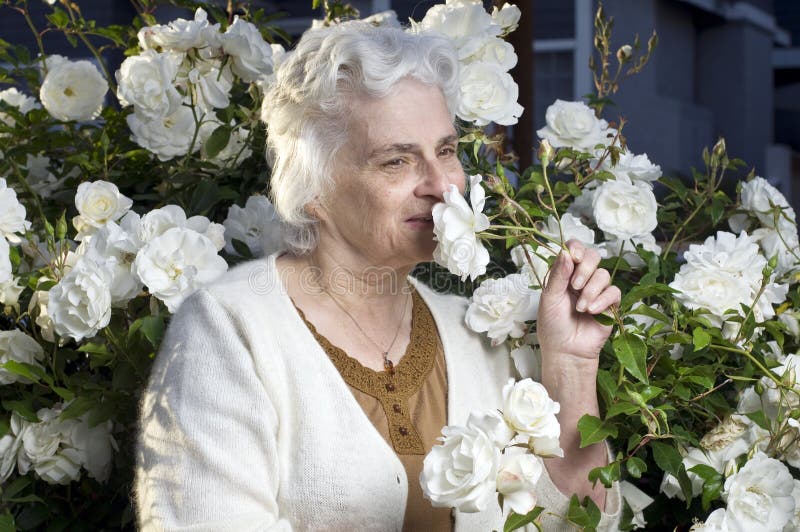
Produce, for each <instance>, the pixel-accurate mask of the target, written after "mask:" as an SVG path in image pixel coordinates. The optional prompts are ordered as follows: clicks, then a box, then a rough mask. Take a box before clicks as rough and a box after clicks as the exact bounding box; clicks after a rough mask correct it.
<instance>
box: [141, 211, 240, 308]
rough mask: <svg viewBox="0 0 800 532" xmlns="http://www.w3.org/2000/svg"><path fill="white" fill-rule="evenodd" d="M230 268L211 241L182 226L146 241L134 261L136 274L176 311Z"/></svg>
mask: <svg viewBox="0 0 800 532" xmlns="http://www.w3.org/2000/svg"><path fill="white" fill-rule="evenodd" d="M227 269H228V264H227V263H226V262H225V260H224V259H223V258H222V257H220V256H219V255H217V249H216V248H215V246H214V244H213V243H212V242H211V240H209V239H208V238H207V237H205V236H203V235H201V234H199V233H197V232H195V231H192V230H190V229H184V228H179V227H175V228H172V229H168V230H167V231H166V232H165V233H164V234H162V235H160V236H158V237H156V238H154V239H152V240H151V241H150V242H148V243H147V244H145V245H144V246H143V247H142V249H141V250H140V251H139V253H138V254H137V256H136V260H135V261H134V263H133V271H134V273H135V274H136V275H137V276H138V277H139V279H141V281H142V282H143V283H144V284H145V285H147V287H148V289H149V290H150V293H151V294H153V295H154V296H156V297H157V298H158V299H160V300H162V301H163V302H164V303H165V304H166V305H167V308H168V309H169V311H170V312H172V313H174V312H175V311H176V310H177V309H178V307H179V306H180V304H181V303H182V302H183V300H184V299H185V298H186V297H188V296H189V294H191V293H192V292H194V291H195V290H196V289H198V288H200V287H202V286H204V285H207V284H208V283H210V282H211V281H213V280H214V279H216V278H217V277H219V276H220V275H221V274H222V273H224V272H225V271H226V270H227Z"/></svg>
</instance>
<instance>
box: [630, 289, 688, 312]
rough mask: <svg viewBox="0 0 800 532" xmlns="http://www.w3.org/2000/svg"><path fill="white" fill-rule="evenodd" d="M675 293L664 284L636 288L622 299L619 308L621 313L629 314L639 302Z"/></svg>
mask: <svg viewBox="0 0 800 532" xmlns="http://www.w3.org/2000/svg"><path fill="white" fill-rule="evenodd" d="M675 292H676V291H675V290H674V289H672V288H670V287H669V286H667V285H665V284H662V283H656V284H649V285H647V286H634V287H633V288H631V289H630V290H629V291H628V293H627V294H625V297H623V298H622V302H621V303H620V305H619V308H620V310H621V311H624V312H627V311H628V310H629V309H630V308H631V307H632V306H633V304H634V303H636V302H637V301H641V300H643V299H645V298H647V297H650V296H660V295H669V294H674V293H675Z"/></svg>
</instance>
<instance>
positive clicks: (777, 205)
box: [730, 176, 800, 276]
mask: <svg viewBox="0 0 800 532" xmlns="http://www.w3.org/2000/svg"><path fill="white" fill-rule="evenodd" d="M740 198H741V207H742V209H744V210H745V211H746V213H743V214H742V215H736V216H733V217H731V219H730V225H731V229H733V230H734V231H735V232H736V233H740V232H741V231H743V230H749V229H750V228H751V227H750V226H751V222H752V221H753V219H755V221H757V222H758V223H759V225H760V227H758V228H757V229H755V230H754V231H753V232H752V237H753V238H754V239H755V240H756V241H758V244H759V245H760V247H761V250H762V251H763V252H764V255H766V256H767V257H768V258H772V257H777V259H778V262H777V265H776V271H777V272H778V275H780V276H788V275H790V274H792V273H795V272H797V271H798V270H800V239H799V238H798V234H797V220H796V218H795V213H794V209H792V207H791V206H790V205H789V202H788V201H786V198H785V197H784V195H783V194H781V192H780V191H779V190H778V189H777V188H775V187H774V186H772V185H771V184H770V183H769V181H767V180H766V179H764V178H763V177H758V176H756V177H755V178H753V179H752V180H750V181H748V182H746V183H743V184H742V191H741V195H740Z"/></svg>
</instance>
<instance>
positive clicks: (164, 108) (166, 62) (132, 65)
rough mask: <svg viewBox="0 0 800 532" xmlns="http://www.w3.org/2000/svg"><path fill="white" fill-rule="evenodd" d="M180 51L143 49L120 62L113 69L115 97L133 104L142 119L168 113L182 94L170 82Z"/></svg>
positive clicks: (179, 101)
mask: <svg viewBox="0 0 800 532" xmlns="http://www.w3.org/2000/svg"><path fill="white" fill-rule="evenodd" d="M183 58H184V54H182V53H174V52H165V53H159V52H156V51H155V50H145V51H144V52H143V53H141V54H140V55H134V56H131V57H128V58H127V59H125V61H123V62H122V65H121V66H120V68H119V70H117V72H116V75H115V76H116V78H117V84H118V88H117V98H119V101H120V103H121V104H122V105H123V106H126V105H133V109H134V111H135V112H136V113H137V114H138V115H139V116H140V117H141V118H142V119H143V120H154V119H156V118H163V117H165V116H169V115H171V114H172V113H174V112H175V111H177V110H178V108H179V107H180V106H181V101H182V100H183V97H182V96H181V95H180V93H179V92H178V90H177V89H176V88H175V86H174V85H173V83H174V81H175V77H176V76H177V74H178V68H179V67H180V65H181V63H182V62H183Z"/></svg>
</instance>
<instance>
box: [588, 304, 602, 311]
mask: <svg viewBox="0 0 800 532" xmlns="http://www.w3.org/2000/svg"><path fill="white" fill-rule="evenodd" d="M598 310H600V304H599V303H597V302H594V303H592V304H591V305H589V312H597V311H598Z"/></svg>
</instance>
